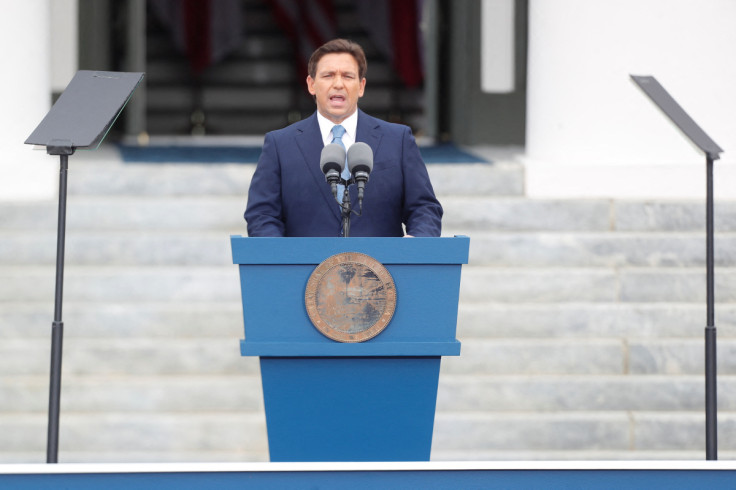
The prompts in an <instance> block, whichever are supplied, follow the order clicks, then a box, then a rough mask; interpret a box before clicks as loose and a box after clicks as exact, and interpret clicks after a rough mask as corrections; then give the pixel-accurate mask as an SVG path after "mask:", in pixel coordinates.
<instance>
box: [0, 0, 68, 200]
mask: <svg viewBox="0 0 736 490" xmlns="http://www.w3.org/2000/svg"><path fill="white" fill-rule="evenodd" d="M49 11H50V10H49V0H24V1H22V2H8V3H6V4H5V5H4V8H3V15H0V44H2V45H3V46H4V49H3V50H2V55H0V60H2V66H3V76H2V77H0V107H2V116H3V117H1V118H0V201H3V200H16V199H47V198H51V197H53V196H54V194H55V192H56V191H55V189H56V187H57V185H58V184H57V182H58V173H59V161H58V157H55V158H54V157H50V156H47V155H46V152H45V151H34V150H32V147H31V146H30V145H25V144H23V142H24V141H25V140H26V138H27V137H28V136H29V135H30V134H31V132H32V131H33V130H34V129H35V128H36V126H37V125H38V124H39V123H40V122H41V120H42V119H43V117H44V115H46V113H47V112H48V110H49V108H50V105H51V101H50V97H51V90H50V60H49V46H50V36H49Z"/></svg>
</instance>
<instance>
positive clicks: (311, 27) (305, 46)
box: [271, 0, 337, 73]
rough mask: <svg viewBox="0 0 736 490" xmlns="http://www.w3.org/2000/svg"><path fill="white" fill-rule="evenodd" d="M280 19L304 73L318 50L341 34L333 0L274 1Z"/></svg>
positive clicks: (272, 3)
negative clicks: (338, 29) (311, 57)
mask: <svg viewBox="0 0 736 490" xmlns="http://www.w3.org/2000/svg"><path fill="white" fill-rule="evenodd" d="M271 5H272V7H273V12H274V16H275V17H276V21H277V22H278V24H279V26H280V27H281V29H283V31H284V32H285V33H286V35H287V36H289V38H290V39H291V41H292V42H293V43H294V47H295V48H296V49H295V51H296V55H297V58H298V61H299V63H300V68H301V70H302V73H306V71H307V62H308V61H309V57H310V56H311V55H312V53H313V52H314V50H315V49H317V48H318V47H320V46H322V45H323V44H324V43H326V42H327V41H329V40H331V39H334V38H335V37H337V18H336V15H335V7H334V6H333V4H332V1H331V0H271Z"/></svg>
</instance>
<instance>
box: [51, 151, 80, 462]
mask: <svg viewBox="0 0 736 490" xmlns="http://www.w3.org/2000/svg"><path fill="white" fill-rule="evenodd" d="M47 153H49V154H50V155H59V160H60V163H59V218H58V225H57V233H56V295H55V298H54V321H53V323H52V324H51V376H50V381H49V421H48V436H47V443H46V462H47V463H56V462H58V454H59V407H60V401H61V353H62V345H63V341H64V323H63V322H62V321H61V313H62V303H63V299H64V242H65V234H66V188H67V173H68V169H69V155H71V154H72V153H74V150H73V149H72V148H71V147H67V146H49V147H47Z"/></svg>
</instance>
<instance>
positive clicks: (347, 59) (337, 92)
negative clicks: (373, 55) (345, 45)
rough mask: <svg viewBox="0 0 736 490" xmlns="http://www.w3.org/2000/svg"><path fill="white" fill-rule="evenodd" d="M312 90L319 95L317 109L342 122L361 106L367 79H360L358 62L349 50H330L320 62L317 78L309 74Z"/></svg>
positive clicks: (335, 121)
mask: <svg viewBox="0 0 736 490" xmlns="http://www.w3.org/2000/svg"><path fill="white" fill-rule="evenodd" d="M307 88H308V89H309V93H310V94H312V95H314V96H315V99H316V101H317V110H318V111H319V112H320V114H322V115H323V116H325V117H326V118H327V119H329V120H330V121H332V122H334V123H335V124H340V123H341V122H342V121H343V120H345V118H347V117H348V116H350V115H351V114H352V113H353V112H355V111H356V109H357V108H358V99H359V98H361V97H363V92H364V90H365V78H362V79H359V78H358V62H357V61H355V58H353V55H351V54H349V53H329V54H326V55H324V56H323V57H322V58H320V60H319V62H318V63H317V69H316V73H315V77H314V78H312V77H311V76H307Z"/></svg>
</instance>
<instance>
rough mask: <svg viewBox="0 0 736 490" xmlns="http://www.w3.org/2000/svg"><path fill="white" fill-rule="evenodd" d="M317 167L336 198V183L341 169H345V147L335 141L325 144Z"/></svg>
mask: <svg viewBox="0 0 736 490" xmlns="http://www.w3.org/2000/svg"><path fill="white" fill-rule="evenodd" d="M369 149H370V148H369ZM319 167H320V168H321V169H322V173H323V174H325V180H326V181H327V183H328V184H330V187H331V188H332V196H333V197H334V198H335V199H337V184H338V183H339V182H340V175H341V174H342V171H343V170H345V148H343V147H342V145H338V144H337V143H330V144H329V145H326V146H325V147H324V148H322V156H320V159H319Z"/></svg>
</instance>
